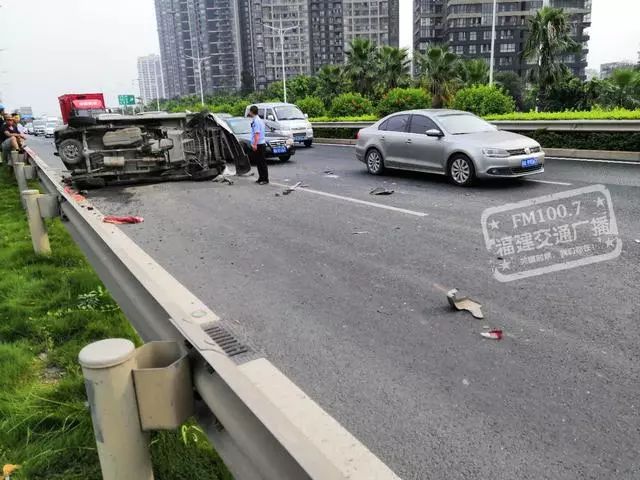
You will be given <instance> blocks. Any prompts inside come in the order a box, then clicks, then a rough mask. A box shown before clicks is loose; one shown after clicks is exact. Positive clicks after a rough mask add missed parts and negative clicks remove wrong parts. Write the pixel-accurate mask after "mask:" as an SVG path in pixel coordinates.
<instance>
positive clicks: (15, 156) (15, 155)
mask: <svg viewBox="0 0 640 480" xmlns="http://www.w3.org/2000/svg"><path fill="white" fill-rule="evenodd" d="M18 161H20V154H19V153H18V152H16V151H14V150H12V151H11V153H10V154H9V166H13V165H14V164H15V163H16V162H18Z"/></svg>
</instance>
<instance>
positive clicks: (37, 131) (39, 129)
mask: <svg viewBox="0 0 640 480" xmlns="http://www.w3.org/2000/svg"><path fill="white" fill-rule="evenodd" d="M46 125H47V121H46V120H34V121H33V134H34V135H35V136H36V137H37V136H39V135H44V129H45V127H46Z"/></svg>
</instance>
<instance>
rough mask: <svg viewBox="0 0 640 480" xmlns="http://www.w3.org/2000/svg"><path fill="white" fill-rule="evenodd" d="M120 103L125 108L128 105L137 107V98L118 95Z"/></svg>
mask: <svg viewBox="0 0 640 480" xmlns="http://www.w3.org/2000/svg"><path fill="white" fill-rule="evenodd" d="M118 103H119V104H120V105H122V106H123V107H124V106H127V105H135V104H136V97H135V96H133V95H118Z"/></svg>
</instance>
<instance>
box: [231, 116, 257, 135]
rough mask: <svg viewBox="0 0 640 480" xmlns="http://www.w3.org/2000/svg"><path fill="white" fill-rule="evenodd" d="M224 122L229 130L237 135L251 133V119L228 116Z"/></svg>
mask: <svg viewBox="0 0 640 480" xmlns="http://www.w3.org/2000/svg"><path fill="white" fill-rule="evenodd" d="M226 122H227V125H229V128H230V129H231V131H233V133H235V134H237V135H242V134H245V133H251V120H249V119H248V118H228V119H226Z"/></svg>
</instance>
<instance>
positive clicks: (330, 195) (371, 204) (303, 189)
mask: <svg viewBox="0 0 640 480" xmlns="http://www.w3.org/2000/svg"><path fill="white" fill-rule="evenodd" d="M271 185H275V186H276V187H283V188H288V187H291V185H288V184H286V183H275V182H271ZM297 190H298V191H301V192H307V193H312V194H314V195H320V196H322V197H328V198H333V199H336V200H343V201H345V202H351V203H357V204H359V205H366V206H367V207H374V208H381V209H383V210H390V211H392V212H397V213H404V214H406V215H413V216H416V217H426V216H427V215H429V214H428V213H425V212H418V211H416V210H407V209H406V208H399V207H392V206H391V205H384V204H382V203H376V202H368V201H366V200H360V199H358V198H353V197H345V196H343V195H336V194H334V193H329V192H323V191H321V190H312V189H310V188H306V187H298V188H297Z"/></svg>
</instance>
